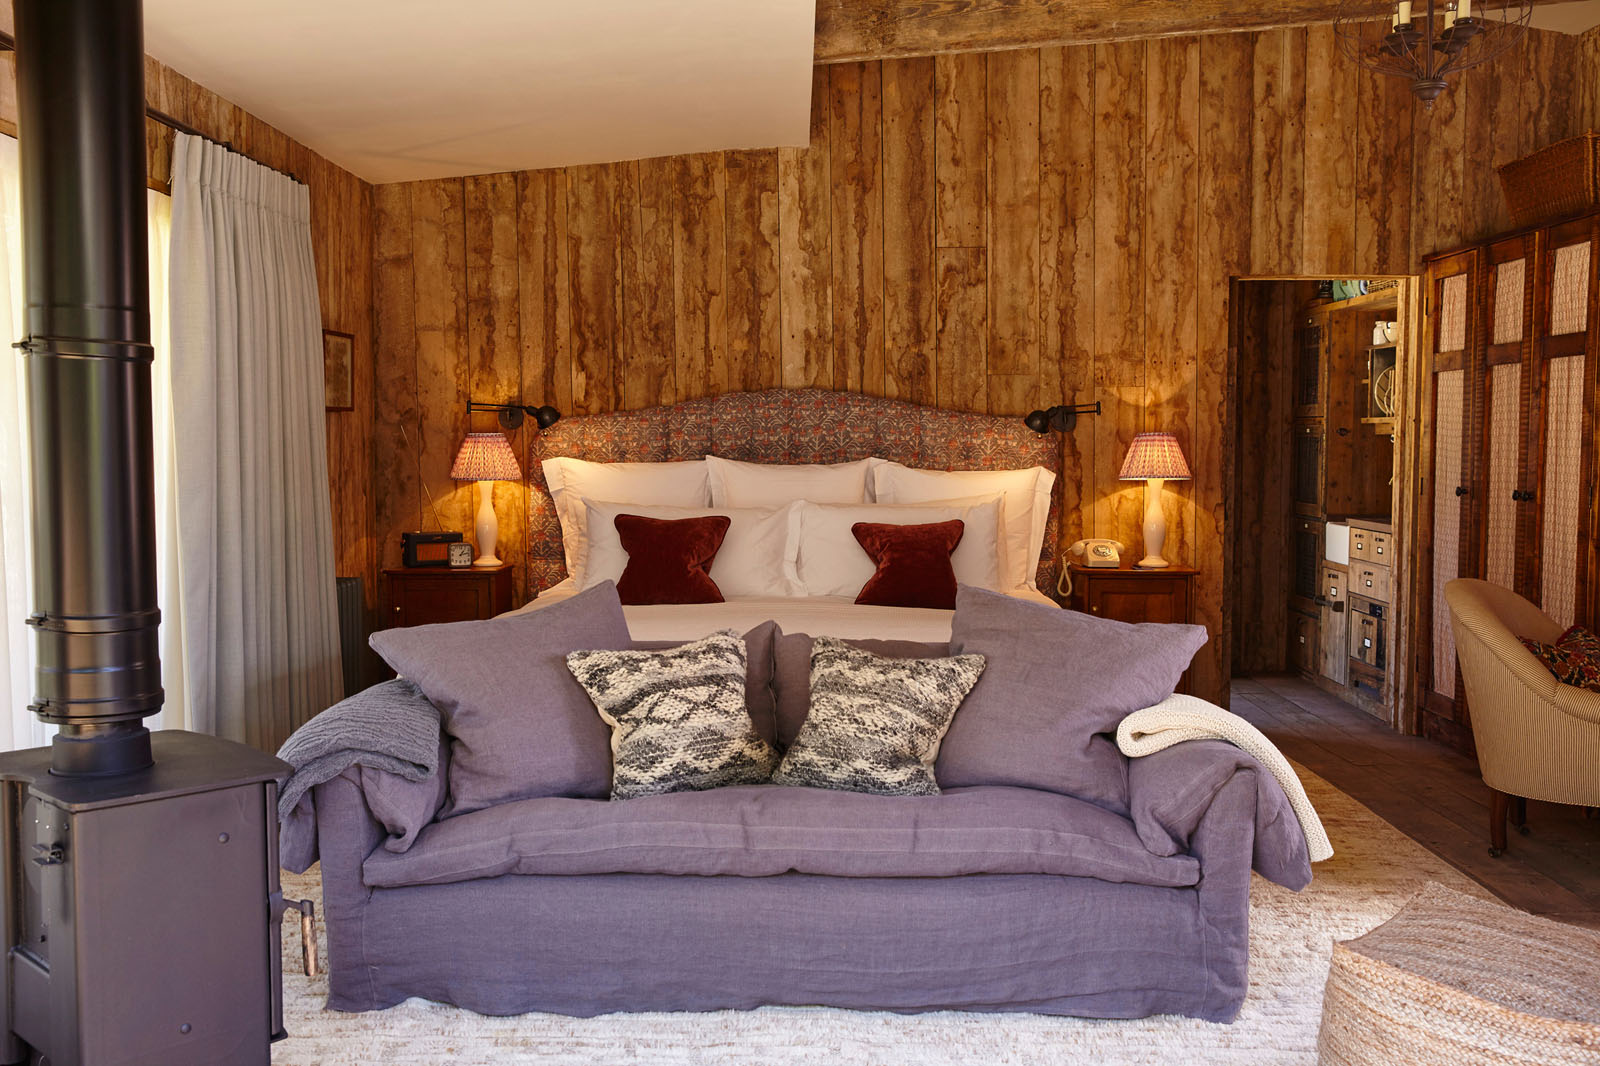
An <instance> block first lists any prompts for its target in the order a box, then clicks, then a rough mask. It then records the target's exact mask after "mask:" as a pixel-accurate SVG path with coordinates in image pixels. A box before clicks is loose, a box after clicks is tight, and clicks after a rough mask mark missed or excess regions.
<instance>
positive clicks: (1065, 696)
mask: <svg viewBox="0 0 1600 1066" xmlns="http://www.w3.org/2000/svg"><path fill="white" fill-rule="evenodd" d="M1205 642H1206V631H1205V628H1204V627H1203V626H1190V625H1162V624H1155V623H1145V624H1141V625H1130V624H1128V623H1126V622H1113V621H1110V620H1109V619H1105V618H1094V617H1092V616H1090V615H1087V614H1083V613H1082V612H1079V611H1064V610H1061V609H1060V608H1057V607H1048V606H1045V605H1044V604H1040V603H1028V602H1026V601H1024V600H1019V599H1014V598H1012V597H1010V596H1003V595H1000V594H999V593H995V592H986V591H984V590H982V589H975V588H969V587H967V586H962V588H961V589H960V590H959V591H958V592H957V593H956V612H955V617H954V618H953V619H952V621H951V634H950V651H951V653H952V654H954V655H966V654H971V653H977V654H979V655H982V656H984V657H985V658H986V659H987V660H988V666H987V667H986V668H985V670H984V672H983V676H982V677H981V678H979V679H978V683H977V684H976V685H975V686H973V689H972V691H971V692H970V693H969V694H968V695H967V698H966V701H965V702H964V703H962V705H961V709H960V710H958V711H957V712H956V717H955V721H953V722H951V723H950V731H949V732H948V733H946V734H945V738H944V744H943V745H942V746H941V747H940V749H939V762H938V765H937V767H936V774H937V777H938V780H939V787H940V788H961V787H964V786H968V785H1015V786H1019V787H1022V788H1040V789H1045V790H1046V791H1049V792H1058V793H1061V794H1063V795H1068V796H1077V797H1078V798H1079V799H1086V800H1089V801H1090V802H1091V803H1097V804H1099V805H1100V806H1102V807H1106V808H1108V809H1110V810H1114V811H1117V812H1118V813H1126V812H1127V810H1128V786H1127V778H1126V772H1125V768H1124V765H1123V758H1122V754H1121V752H1119V751H1118V750H1117V745H1116V737H1115V733H1116V729H1117V723H1118V722H1120V721H1121V720H1122V719H1123V718H1124V717H1126V716H1127V715H1129V714H1131V713H1133V712H1134V711H1137V710H1139V709H1140V708H1143V707H1148V706H1150V705H1151V704H1154V703H1159V702H1161V701H1162V700H1164V699H1166V698H1167V697H1168V696H1170V695H1172V691H1173V689H1174V688H1176V687H1177V684H1178V680H1179V679H1180V678H1181V677H1182V676H1183V671H1184V670H1185V669H1187V668H1188V666H1189V660H1191V659H1193V658H1194V653H1195V652H1197V651H1199V650H1200V646H1201V645H1203V644H1204V643H1205Z"/></svg>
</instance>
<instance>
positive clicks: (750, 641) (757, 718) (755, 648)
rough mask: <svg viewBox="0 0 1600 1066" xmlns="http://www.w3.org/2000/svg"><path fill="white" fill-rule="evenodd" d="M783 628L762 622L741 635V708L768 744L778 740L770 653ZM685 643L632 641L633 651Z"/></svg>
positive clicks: (775, 700)
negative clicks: (742, 646) (742, 678)
mask: <svg viewBox="0 0 1600 1066" xmlns="http://www.w3.org/2000/svg"><path fill="white" fill-rule="evenodd" d="M782 635H783V631H782V630H781V629H779V628H778V623H776V622H762V623H761V624H760V625H758V626H756V627H755V628H754V629H752V630H750V631H748V632H747V633H745V635H744V707H745V710H747V711H749V712H750V721H751V722H753V723H754V724H755V727H756V732H757V733H759V734H761V739H762V740H765V741H766V742H767V743H768V744H776V743H777V742H778V707H777V697H776V695H775V694H774V692H773V687H772V671H773V666H774V662H773V652H774V647H775V645H776V644H777V641H778V638H779V637H780V636H782ZM686 643H688V642H687V641H683V640H636V641H634V642H633V643H632V644H630V645H629V647H631V648H633V650H634V651H663V650H665V649H667V648H678V647H682V646H683V645H684V644H686Z"/></svg>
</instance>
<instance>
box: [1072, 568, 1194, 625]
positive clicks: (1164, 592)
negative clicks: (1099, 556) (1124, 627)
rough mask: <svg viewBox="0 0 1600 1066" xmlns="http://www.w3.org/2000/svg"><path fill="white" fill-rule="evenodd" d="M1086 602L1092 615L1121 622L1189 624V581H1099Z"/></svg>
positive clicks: (1148, 578)
mask: <svg viewBox="0 0 1600 1066" xmlns="http://www.w3.org/2000/svg"><path fill="white" fill-rule="evenodd" d="M1108 573H1109V574H1111V575H1116V574H1118V573H1119V572H1118V571H1115V570H1112V571H1108ZM1084 600H1085V601H1086V603H1087V605H1088V610H1089V613H1090V614H1092V615H1095V616H1097V617H1099V618H1111V619H1115V620H1116V621H1118V622H1187V621H1189V617H1190V614H1189V579H1188V578H1187V577H1159V578H1152V577H1145V576H1140V577H1136V578H1130V577H1117V576H1109V577H1103V578H1100V577H1097V578H1095V579H1094V580H1093V581H1092V582H1090V583H1089V588H1088V590H1087V592H1086V594H1085V596H1084Z"/></svg>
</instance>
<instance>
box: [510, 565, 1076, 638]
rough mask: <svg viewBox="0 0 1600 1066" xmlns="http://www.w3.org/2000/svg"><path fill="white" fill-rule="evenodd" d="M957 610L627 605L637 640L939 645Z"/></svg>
mask: <svg viewBox="0 0 1600 1066" xmlns="http://www.w3.org/2000/svg"><path fill="white" fill-rule="evenodd" d="M575 595H577V590H576V589H575V587H574V586H573V583H572V579H571V578H568V579H567V580H565V581H563V582H561V583H560V584H559V585H553V586H551V587H550V588H547V589H545V590H544V591H543V592H541V593H539V597H538V599H535V600H533V601H532V602H531V603H529V604H527V605H526V606H524V607H519V608H517V609H516V610H515V611H512V612H511V613H512V614H522V613H523V612H525V611H537V610H539V609H540V608H541V607H548V606H550V605H551V604H553V603H559V602H560V601H562V600H564V599H568V598H569V597H571V596H575ZM1011 595H1013V596H1015V597H1017V598H1018V599H1023V600H1030V601H1032V602H1035V603H1045V604H1051V603H1054V601H1053V600H1051V599H1050V597H1048V596H1046V595H1045V594H1044V593H1042V592H1039V591H1037V590H1035V589H1028V588H1021V589H1016V590H1015V591H1013V592H1012V593H1011ZM954 613H955V612H953V611H936V610H930V609H928V608H923V607H867V606H862V605H859V604H856V603H854V602H852V600H851V599H850V597H848V596H807V597H786V596H760V597H748V598H739V599H731V600H728V601H726V602H724V603H689V604H676V603H674V604H650V605H647V606H642V607H624V608H623V609H622V614H623V616H624V617H625V618H627V620H628V632H629V633H630V634H631V635H632V637H633V639H634V640H695V639H698V638H700V637H703V636H705V635H707V634H708V633H715V632H716V631H717V630H719V629H731V630H733V631H735V632H737V633H743V632H744V631H746V630H748V629H751V628H754V627H755V626H757V625H759V624H760V623H762V622H765V621H767V620H768V619H771V620H772V621H775V622H777V623H778V625H779V626H780V627H781V628H782V629H783V631H784V632H785V633H807V634H810V635H811V636H813V637H822V636H827V637H844V638H851V639H861V638H869V637H870V638H877V639H880V640H920V641H927V642H930V643H939V642H943V641H947V640H949V639H950V616H951V615H952V614H954Z"/></svg>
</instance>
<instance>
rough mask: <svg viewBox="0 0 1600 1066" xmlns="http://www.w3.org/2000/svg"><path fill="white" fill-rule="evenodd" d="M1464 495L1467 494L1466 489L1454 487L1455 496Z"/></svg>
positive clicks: (1460, 486) (1461, 486)
mask: <svg viewBox="0 0 1600 1066" xmlns="http://www.w3.org/2000/svg"><path fill="white" fill-rule="evenodd" d="M1466 494H1467V487H1466V486H1465V485H1457V486H1456V495H1457V496H1465V495H1466Z"/></svg>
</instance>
